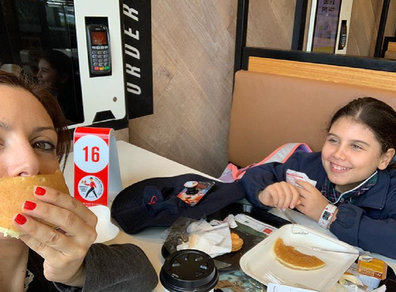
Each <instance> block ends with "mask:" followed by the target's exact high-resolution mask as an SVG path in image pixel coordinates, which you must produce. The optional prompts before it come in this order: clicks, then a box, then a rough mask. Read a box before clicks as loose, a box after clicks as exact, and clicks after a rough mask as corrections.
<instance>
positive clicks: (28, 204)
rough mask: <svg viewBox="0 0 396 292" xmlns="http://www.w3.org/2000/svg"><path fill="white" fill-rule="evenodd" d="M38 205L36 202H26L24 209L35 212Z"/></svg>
mask: <svg viewBox="0 0 396 292" xmlns="http://www.w3.org/2000/svg"><path fill="white" fill-rule="evenodd" d="M36 206H37V204H36V203H35V202H32V201H26V202H25V203H24V204H23V209H25V210H34V209H35V208H36Z"/></svg>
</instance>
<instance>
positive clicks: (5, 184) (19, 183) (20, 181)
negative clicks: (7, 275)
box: [0, 170, 69, 238]
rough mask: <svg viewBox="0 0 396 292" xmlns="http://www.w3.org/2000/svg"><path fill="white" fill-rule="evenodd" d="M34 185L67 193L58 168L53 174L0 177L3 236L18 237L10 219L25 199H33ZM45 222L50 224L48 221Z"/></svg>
mask: <svg viewBox="0 0 396 292" xmlns="http://www.w3.org/2000/svg"><path fill="white" fill-rule="evenodd" d="M36 186H46V187H51V188H54V189H56V190H58V191H60V192H63V193H66V194H69V190H68V188H67V186H66V182H65V179H64V177H63V175H62V172H61V171H60V170H57V171H56V172H55V173H54V174H44V175H43V174H39V175H34V176H18V177H6V178H2V179H0V192H1V195H0V196H1V203H0V232H1V233H3V234H4V235H5V236H11V237H16V238H19V236H20V235H21V234H22V233H21V232H20V231H18V230H17V228H16V227H14V225H13V224H12V219H13V217H14V216H15V214H17V213H20V212H21V211H22V206H23V204H24V202H25V201H32V200H35V197H34V195H33V193H34V188H35V187H36ZM41 222H43V221H41ZM43 223H46V222H43ZM46 224H47V225H50V226H52V225H51V224H49V223H46Z"/></svg>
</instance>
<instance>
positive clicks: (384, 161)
mask: <svg viewBox="0 0 396 292" xmlns="http://www.w3.org/2000/svg"><path fill="white" fill-rule="evenodd" d="M395 153H396V151H395V149H393V148H389V149H388V150H387V151H386V152H385V153H384V154H382V156H381V160H380V163H379V165H378V169H380V170H384V169H386V168H387V167H388V165H389V163H392V162H393V157H394V156H395Z"/></svg>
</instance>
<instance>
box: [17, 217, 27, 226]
mask: <svg viewBox="0 0 396 292" xmlns="http://www.w3.org/2000/svg"><path fill="white" fill-rule="evenodd" d="M14 221H15V222H16V223H18V224H19V225H23V224H25V223H26V221H27V219H26V217H25V216H23V215H21V214H18V215H16V216H15V218H14Z"/></svg>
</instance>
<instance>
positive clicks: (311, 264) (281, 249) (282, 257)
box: [273, 237, 325, 271]
mask: <svg viewBox="0 0 396 292" xmlns="http://www.w3.org/2000/svg"><path fill="white" fill-rule="evenodd" d="M273 250H274V253H275V257H276V259H277V260H278V261H279V262H280V263H282V264H283V265H285V266H286V267H288V268H291V269H295V270H307V271H308V270H316V269H319V268H322V267H324V265H325V262H323V261H322V260H320V259H319V258H317V257H316V256H312V255H307V254H304V253H301V252H299V251H297V250H295V248H294V247H292V246H289V245H285V244H284V242H283V239H282V238H280V237H279V238H278V239H277V240H276V241H275V243H274V248H273Z"/></svg>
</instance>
